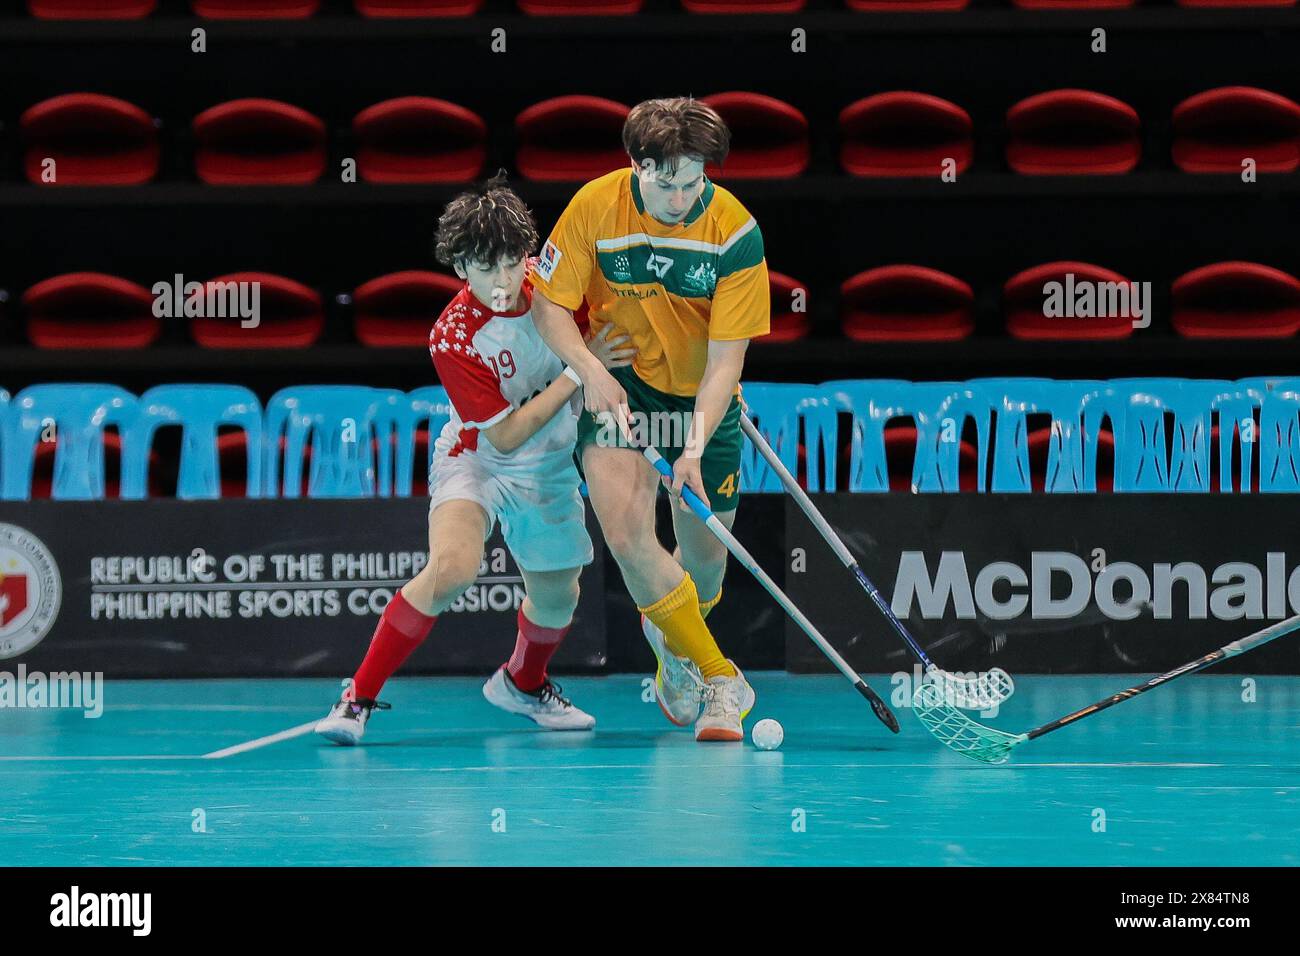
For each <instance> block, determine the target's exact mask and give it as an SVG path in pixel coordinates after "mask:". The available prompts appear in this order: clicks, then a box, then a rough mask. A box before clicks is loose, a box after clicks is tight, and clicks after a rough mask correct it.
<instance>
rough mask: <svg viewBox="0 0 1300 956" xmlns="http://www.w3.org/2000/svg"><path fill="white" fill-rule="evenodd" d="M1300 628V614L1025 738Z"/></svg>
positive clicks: (1038, 728)
mask: <svg viewBox="0 0 1300 956" xmlns="http://www.w3.org/2000/svg"><path fill="white" fill-rule="evenodd" d="M1297 628H1300V614H1298V615H1296V616H1295V617H1289V618H1287V619H1286V620H1285V621H1279V622H1278V623H1277V624H1274V625H1273V626H1272V627H1266V628H1264V629H1263V630H1262V631H1256V632H1255V633H1254V634H1251V635H1249V636H1248V637H1243V638H1242V639H1241V640H1239V641H1233V642H1232V643H1231V644H1225V645H1224V646H1223V647H1221V648H1219V649H1218V650H1217V651H1211V652H1210V653H1209V654H1206V655H1205V656H1204V657H1198V658H1197V659H1196V660H1194V661H1189V662H1188V663H1186V664H1183V665H1182V666H1181V667H1175V668H1174V669H1173V670H1171V671H1168V672H1167V673H1164V674H1161V675H1160V676H1159V677H1153V678H1151V679H1150V680H1149V681H1146V682H1145V683H1142V684H1138V685H1136V686H1134V687H1130V688H1128V689H1127V690H1122V691H1120V692H1119V693H1118V694H1112V695H1111V696H1110V697H1107V698H1106V699H1105V700H1099V701H1097V702H1096V703H1095V704H1089V705H1088V706H1087V707H1084V708H1083V709H1082V710H1076V711H1075V712H1074V713H1072V714H1066V715H1065V716H1064V717H1060V718H1058V719H1056V720H1053V721H1052V722H1051V723H1048V724H1043V726H1041V727H1035V728H1034V729H1033V730H1031V731H1029V732H1028V733H1027V734H1025V736H1026V737H1028V738H1029V739H1030V740H1033V739H1034V738H1035V737H1041V736H1043V735H1044V734H1050V733H1051V732H1052V731H1053V730H1060V729H1061V728H1062V727H1064V726H1066V725H1067V724H1072V723H1074V722H1075V721H1076V720H1082V719H1083V718H1084V717H1087V716H1089V715H1091V714H1095V713H1097V712H1098V711H1100V710H1105V709H1106V708H1107V707H1114V706H1115V705H1116V704H1119V703H1122V702H1123V701H1126V700H1130V699H1132V698H1134V697H1136V696H1138V695H1139V694H1145V693H1146V692H1147V691H1149V690H1151V689H1152V688H1153V687H1159V686H1160V685H1161V684H1167V683H1169V682H1170V681H1171V680H1175V679H1177V678H1179V677H1182V676H1184V675H1185V674H1195V673H1196V672H1197V671H1201V670H1205V668H1207V667H1210V666H1211V665H1213V664H1217V663H1219V661H1222V660H1226V659H1227V658H1229V657H1236V656H1237V655H1238V654H1244V653H1245V652H1246V651H1249V650H1251V649H1252V648H1256V647H1259V646H1260V645H1261V644H1267V643H1268V642H1269V641H1272V640H1276V639H1277V638H1279V637H1281V636H1282V635H1284V634H1290V633H1291V632H1292V631H1294V630H1296V629H1297Z"/></svg>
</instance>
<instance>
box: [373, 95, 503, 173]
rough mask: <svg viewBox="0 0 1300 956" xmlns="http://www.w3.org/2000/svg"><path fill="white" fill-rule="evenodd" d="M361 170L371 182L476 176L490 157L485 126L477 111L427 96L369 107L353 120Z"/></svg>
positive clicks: (399, 99) (394, 100)
mask: <svg viewBox="0 0 1300 956" xmlns="http://www.w3.org/2000/svg"><path fill="white" fill-rule="evenodd" d="M352 132H353V134H354V135H355V136H356V138H357V144H358V146H357V171H358V172H359V173H360V174H361V178H362V179H363V180H365V181H366V182H372V183H446V182H463V181H465V180H467V179H473V178H474V177H475V176H477V175H478V174H479V172H480V171H481V170H482V169H483V160H484V158H485V157H486V156H487V124H486V123H484V122H483V119H482V118H481V117H480V116H478V115H477V114H476V113H473V112H471V111H470V110H467V109H465V108H464V107H463V106H457V105H456V104H455V103H448V102H447V101H446V100H437V99H433V98H432V97H428V96H402V97H399V98H397V99H393V100H385V101H384V102H382V103H376V104H375V105H374V106H370V107H367V108H366V109H364V110H362V111H361V112H360V113H358V114H357V115H356V117H355V118H354V119H353V120H352Z"/></svg>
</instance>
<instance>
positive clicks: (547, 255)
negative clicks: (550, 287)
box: [537, 239, 564, 282]
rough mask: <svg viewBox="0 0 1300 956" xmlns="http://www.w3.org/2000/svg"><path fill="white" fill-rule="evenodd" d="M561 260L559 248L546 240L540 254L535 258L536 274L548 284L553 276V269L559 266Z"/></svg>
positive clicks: (562, 254) (562, 255) (561, 255)
mask: <svg viewBox="0 0 1300 956" xmlns="http://www.w3.org/2000/svg"><path fill="white" fill-rule="evenodd" d="M563 258H564V253H562V252H561V251H560V249H559V247H558V246H557V245H556V244H555V243H553V242H551V240H549V239H547V240H546V245H544V246H543V247H542V254H541V255H540V256H538V258H537V274H538V275H539V276H541V277H542V278H543V279H545V280H546V281H547V282H550V281H551V276H553V275H555V267H556V266H558V265H559V264H560V260H561V259H563Z"/></svg>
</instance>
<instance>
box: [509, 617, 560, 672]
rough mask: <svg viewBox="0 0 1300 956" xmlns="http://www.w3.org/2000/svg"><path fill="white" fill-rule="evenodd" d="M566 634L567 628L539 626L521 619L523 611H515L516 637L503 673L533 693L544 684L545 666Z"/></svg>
mask: <svg viewBox="0 0 1300 956" xmlns="http://www.w3.org/2000/svg"><path fill="white" fill-rule="evenodd" d="M567 633H569V625H568V624H566V625H564V627H542V626H541V625H540V624H534V623H533V622H532V621H530V620H528V618H526V617H524V609H523V608H522V607H521V608H520V609H519V637H518V638H516V639H515V652H514V653H513V654H511V655H510V662H509V663H508V664H506V671H507V672H508V673H509V674H510V677H511V678H512V679H513V680H514V682H515V686H516V687H518V688H519V689H520V690H525V691H527V690H537V688H539V687H541V686H542V685H543V684H545V683H546V665H547V664H549V663H550V662H551V655H552V654H554V653H555V651H556V648H558V647H559V646H560V641H562V640H564V635H565V634H567Z"/></svg>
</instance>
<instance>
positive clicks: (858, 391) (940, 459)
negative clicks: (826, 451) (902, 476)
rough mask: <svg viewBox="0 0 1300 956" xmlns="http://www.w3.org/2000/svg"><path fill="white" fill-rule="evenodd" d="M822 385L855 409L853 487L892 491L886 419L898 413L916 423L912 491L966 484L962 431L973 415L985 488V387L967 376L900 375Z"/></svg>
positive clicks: (943, 489)
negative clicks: (920, 378) (918, 378)
mask: <svg viewBox="0 0 1300 956" xmlns="http://www.w3.org/2000/svg"><path fill="white" fill-rule="evenodd" d="M822 388H823V390H824V391H825V392H826V393H827V394H828V395H830V396H832V397H833V398H834V401H835V405H836V407H837V408H838V409H839V410H840V411H846V412H850V413H852V415H853V437H852V441H851V445H850V457H849V490H850V491H865V492H887V491H889V462H888V460H887V459H886V455H885V425H886V424H887V423H888V422H889V421H890V419H894V418H910V419H911V420H912V422H913V424H914V426H915V428H916V455H915V458H914V459H913V462H912V491H913V492H921V493H930V492H957V491H960V490H961V485H960V475H961V433H962V430H963V427H964V425H965V422H966V419H967V418H970V419H972V420H973V421H974V422H975V428H976V436H977V439H976V440H977V458H978V469H979V473H978V475H977V478H976V486H977V488H978V490H980V491H984V489H985V484H986V481H985V475H984V473H985V470H986V467H987V464H988V450H989V425H990V419H991V418H992V415H991V408H990V405H989V401H988V397H987V395H986V394H985V393H984V392H983V391H981V390H978V389H976V388H973V387H971V386H970V385H969V384H968V383H965V382H907V381H902V380H900V379H841V380H837V381H831V382H827V383H825V384H824V385H823V386H822Z"/></svg>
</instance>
